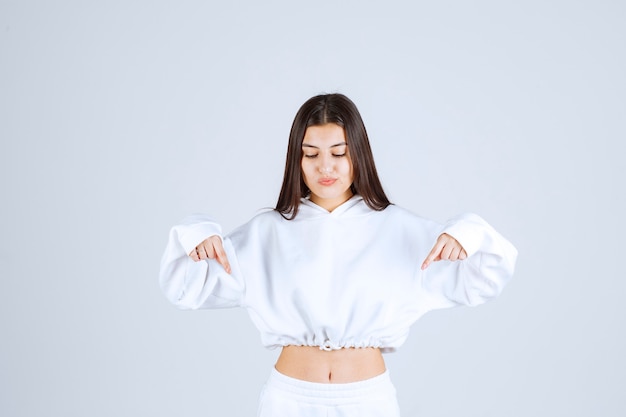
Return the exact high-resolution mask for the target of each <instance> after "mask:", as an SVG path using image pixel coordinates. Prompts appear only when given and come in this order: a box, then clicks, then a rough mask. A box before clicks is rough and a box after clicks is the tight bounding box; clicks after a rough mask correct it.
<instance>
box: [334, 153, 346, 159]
mask: <svg viewBox="0 0 626 417" xmlns="http://www.w3.org/2000/svg"><path fill="white" fill-rule="evenodd" d="M333 156H334V157H335V158H341V157H344V156H346V154H345V152H344V153H342V154H333Z"/></svg>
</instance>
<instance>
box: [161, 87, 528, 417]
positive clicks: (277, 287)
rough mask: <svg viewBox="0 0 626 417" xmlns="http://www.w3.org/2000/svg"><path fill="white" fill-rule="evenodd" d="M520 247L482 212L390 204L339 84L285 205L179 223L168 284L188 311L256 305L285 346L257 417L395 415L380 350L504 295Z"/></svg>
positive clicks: (292, 145)
mask: <svg viewBox="0 0 626 417" xmlns="http://www.w3.org/2000/svg"><path fill="white" fill-rule="evenodd" d="M516 257H517V251H516V249H515V248H514V247H513V246H512V245H511V244H510V243H509V242H508V241H507V240H506V239H504V238H503V237H502V236H500V235H499V234H498V233H497V232H496V231H495V230H494V229H493V228H492V227H491V226H489V225H488V224H487V223H486V222H485V221H484V220H483V219H481V218H480V217H478V216H477V215H474V214H466V215H462V216H459V217H457V218H454V219H452V220H450V221H449V222H448V223H447V224H445V225H440V224H438V223H435V222H433V221H430V220H426V219H424V218H421V217H419V216H416V215H414V214H412V213H410V212H408V211H406V210H404V209H402V208H399V207H397V206H395V205H392V204H391V203H390V202H389V200H388V199H387V197H386V196H385V193H384V191H383V189H382V186H381V183H380V181H379V179H378V175H377V173H376V168H375V166H374V159H373V157H372V152H371V149H370V145H369V140H368V137H367V132H366V130H365V126H364V124H363V121H362V119H361V116H360V114H359V112H358V110H357V108H356V106H355V105H354V103H352V101H350V100H349V99H348V98H347V97H345V96H343V95H341V94H329V95H320V96H316V97H313V98H311V99H309V100H308V101H307V102H306V103H304V104H303V105H302V107H301V108H300V110H299V111H298V113H297V114H296V117H295V120H294V122H293V126H292V128H291V133H290V136H289V145H288V150H287V162H286V167H285V175H284V179H283V185H282V189H281V191H280V196H279V198H278V203H277V205H276V208H275V209H274V210H271V211H266V212H264V213H261V214H259V215H257V216H256V217H254V218H253V219H252V220H250V221H249V222H248V223H246V224H245V225H243V226H241V227H239V228H238V229H236V230H235V231H233V232H232V233H231V234H229V235H227V236H223V235H222V231H221V229H220V226H219V225H218V223H216V222H215V221H213V220H211V219H210V218H208V217H204V216H194V217H190V218H188V219H186V220H185V221H184V222H183V223H182V224H181V225H178V226H175V227H173V228H172V230H171V232H170V237H169V243H168V245H167V248H166V250H165V254H164V256H163V259H162V264H161V275H160V282H161V287H162V289H163V291H164V292H165V294H166V296H167V297H168V299H169V300H170V301H171V302H172V303H174V304H175V305H177V306H178V307H180V308H184V309H197V308H218V307H235V306H241V307H244V308H246V309H247V310H248V312H249V314H250V317H251V319H252V321H253V322H254V324H255V325H256V326H257V327H258V329H259V331H260V332H261V338H262V343H263V344H264V345H265V346H266V347H269V348H276V347H279V348H281V349H282V351H281V354H280V356H279V358H278V361H277V362H276V365H275V367H274V369H273V370H272V373H271V375H270V378H269V380H268V382H267V384H266V385H265V388H264V390H263V394H262V396H261V402H260V405H259V416H262V417H269V416H301V417H302V416H304V417H306V416H311V417H313V416H359V417H367V416H384V417H393V416H398V415H399V410H398V405H397V401H396V394H395V389H394V387H393V385H392V384H391V382H390V380H389V375H388V373H387V370H386V368H385V362H384V360H383V356H382V353H383V352H388V351H393V350H395V349H396V348H398V347H399V346H400V345H402V343H403V342H404V341H405V339H406V338H407V336H408V331H409V327H410V326H411V324H412V323H414V322H415V321H416V320H417V319H418V318H419V317H421V316H422V315H423V314H424V313H426V312H428V311H430V310H433V309H438V308H444V307H452V306H456V305H471V306H473V305H477V304H481V303H483V302H485V301H487V300H489V299H491V298H493V297H495V296H497V295H498V294H499V293H500V291H501V290H502V288H503V286H504V285H505V284H506V282H507V281H508V280H509V278H510V277H511V275H512V273H513V269H514V264H515V259H516ZM439 261H441V262H439Z"/></svg>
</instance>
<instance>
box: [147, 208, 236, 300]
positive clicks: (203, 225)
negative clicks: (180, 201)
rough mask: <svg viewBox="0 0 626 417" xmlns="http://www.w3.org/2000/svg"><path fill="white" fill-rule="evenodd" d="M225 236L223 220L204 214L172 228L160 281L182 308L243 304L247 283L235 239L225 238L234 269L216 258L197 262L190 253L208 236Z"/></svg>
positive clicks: (164, 255)
mask: <svg viewBox="0 0 626 417" xmlns="http://www.w3.org/2000/svg"><path fill="white" fill-rule="evenodd" d="M213 235H217V236H220V238H222V231H221V227H220V226H219V224H217V223H216V222H214V221H213V220H211V219H210V218H208V217H206V216H204V215H194V216H190V217H188V218H186V219H185V220H184V221H183V222H182V223H181V224H180V225H177V226H174V227H173V228H172V229H171V230H170V234H169V240H168V243H167V246H166V249H165V253H164V254H163V257H162V259H161V271H160V275H159V282H160V285H161V289H162V290H163V293H164V294H165V296H166V297H167V299H168V300H169V301H170V302H172V303H173V304H174V305H176V306H177V307H178V308H181V309H199V308H225V307H236V306H239V305H241V300H242V298H243V294H244V290H245V285H244V281H243V278H242V277H241V272H240V270H239V265H238V262H237V256H236V253H235V249H234V248H233V245H232V242H231V241H230V240H229V239H224V238H222V242H223V246H224V250H225V251H226V256H227V257H228V260H229V262H230V264H231V268H232V272H231V274H227V273H226V271H225V270H224V268H222V266H221V265H220V264H219V263H218V262H217V261H215V260H212V259H210V260H207V261H199V262H194V261H193V260H192V259H191V258H190V257H189V253H190V252H191V251H192V250H193V249H194V248H195V247H196V246H197V245H198V244H199V243H201V242H202V241H203V240H205V239H206V238H208V237H210V236H213Z"/></svg>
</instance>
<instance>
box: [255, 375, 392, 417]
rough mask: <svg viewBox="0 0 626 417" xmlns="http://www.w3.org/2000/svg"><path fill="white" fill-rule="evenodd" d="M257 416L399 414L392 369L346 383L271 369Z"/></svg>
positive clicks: (383, 416) (373, 416) (365, 416)
mask: <svg viewBox="0 0 626 417" xmlns="http://www.w3.org/2000/svg"><path fill="white" fill-rule="evenodd" d="M257 416H258V417H399V416H400V410H399V408H398V401H397V399H396V389H395V388H394V386H393V384H392V383H391V380H390V379H389V372H388V371H385V373H383V374H381V375H379V376H376V377H374V378H370V379H366V380H364V381H358V382H350V383H346V384H330V383H329V384H325V383H319V382H308V381H302V380H299V379H295V378H291V377H288V376H286V375H283V374H281V373H280V372H278V371H277V370H276V369H272V373H271V375H270V377H269V380H268V381H267V383H266V384H265V387H264V388H263V391H262V393H261V399H260V403H259V412H258V414H257Z"/></svg>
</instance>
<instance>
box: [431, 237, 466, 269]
mask: <svg viewBox="0 0 626 417" xmlns="http://www.w3.org/2000/svg"><path fill="white" fill-rule="evenodd" d="M465 258H467V252H465V249H463V246H461V244H460V243H459V241H458V240H456V239H455V238H453V237H452V236H450V235H449V234H447V233H443V234H441V235H440V236H439V237H438V238H437V242H436V243H435V246H433V249H432V250H431V251H430V253H429V254H428V256H427V257H426V259H424V262H423V263H422V269H426V268H428V265H430V264H431V263H432V262H437V261H441V260H447V261H462V260H463V259H465Z"/></svg>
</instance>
